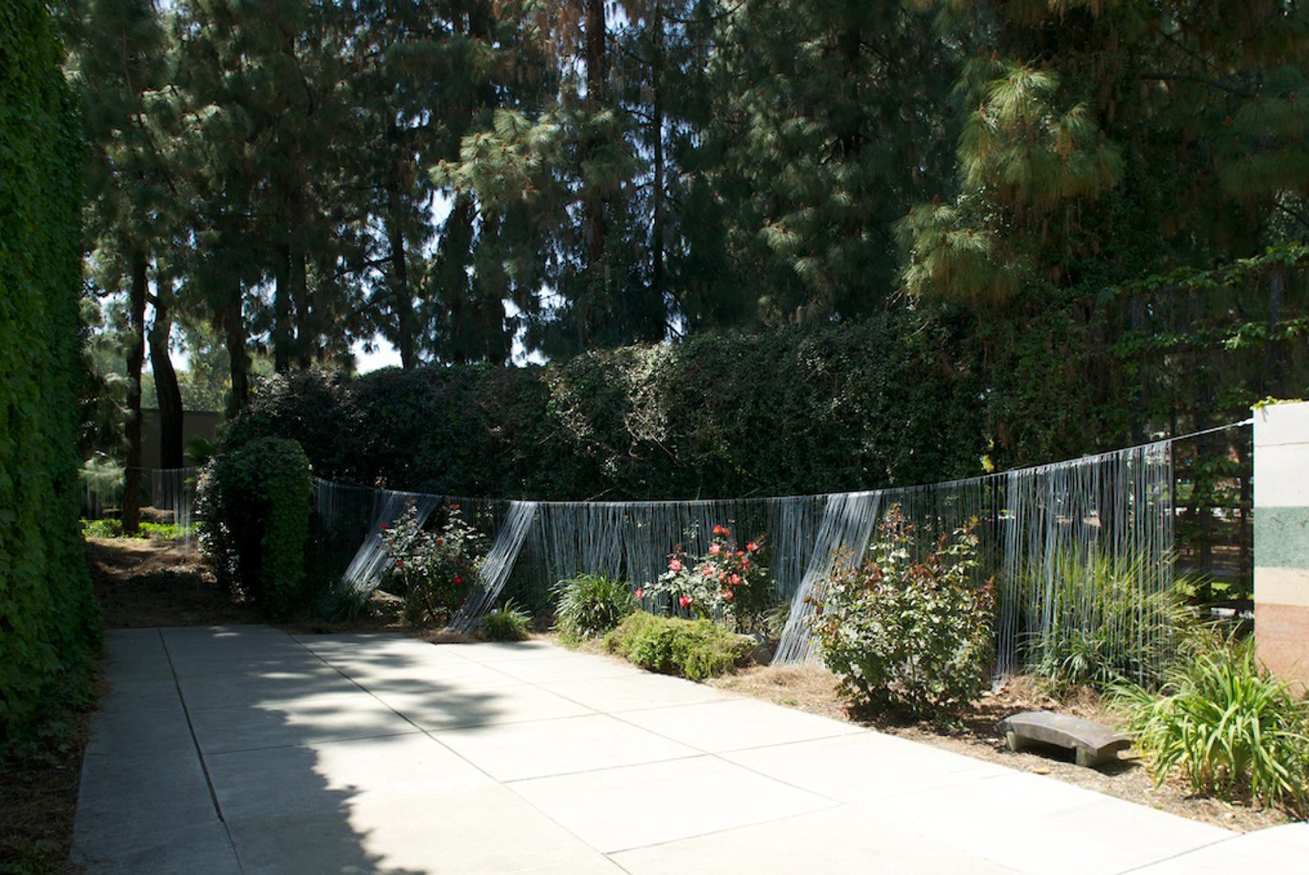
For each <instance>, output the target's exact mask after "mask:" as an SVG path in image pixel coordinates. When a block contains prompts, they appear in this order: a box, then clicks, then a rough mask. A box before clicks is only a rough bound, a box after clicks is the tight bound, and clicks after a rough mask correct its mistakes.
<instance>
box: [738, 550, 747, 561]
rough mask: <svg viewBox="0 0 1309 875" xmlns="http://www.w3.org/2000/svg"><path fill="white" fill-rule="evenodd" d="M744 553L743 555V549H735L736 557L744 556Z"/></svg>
mask: <svg viewBox="0 0 1309 875" xmlns="http://www.w3.org/2000/svg"><path fill="white" fill-rule="evenodd" d="M744 555H745V551H744V550H737V551H736V558H738V559H740V558H741V557H742V556H744Z"/></svg>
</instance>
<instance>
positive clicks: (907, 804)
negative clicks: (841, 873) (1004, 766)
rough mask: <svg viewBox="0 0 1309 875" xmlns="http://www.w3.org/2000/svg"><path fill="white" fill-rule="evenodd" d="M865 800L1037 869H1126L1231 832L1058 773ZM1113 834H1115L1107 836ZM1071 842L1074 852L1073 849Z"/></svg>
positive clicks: (870, 807) (871, 810) (893, 819)
mask: <svg viewBox="0 0 1309 875" xmlns="http://www.w3.org/2000/svg"><path fill="white" fill-rule="evenodd" d="M998 800H1003V802H1002V803H1000V802H999V801H998ZM860 807H861V808H862V809H863V810H865V811H867V812H868V814H869V816H870V817H871V818H873V819H875V820H877V821H878V822H882V823H900V824H903V825H905V826H907V827H912V828H915V829H917V830H919V831H920V832H922V833H923V834H924V835H926V836H929V837H934V838H938V839H940V840H943V841H951V842H955V843H958V844H959V845H960V846H962V847H967V848H968V849H969V850H970V851H972V852H973V853H974V854H976V855H978V856H979V857H981V858H983V859H986V860H990V861H991V862H994V863H999V864H1000V865H1003V866H1006V867H1009V868H1011V869H1014V870H1015V871H1020V872H1030V873H1033V875H1042V873H1048V872H1052V871H1058V872H1060V873H1069V875H1101V873H1103V875H1108V873H1117V872H1126V871H1130V870H1132V869H1136V868H1138V867H1139V866H1142V865H1145V864H1146V863H1149V862H1153V861H1155V860H1160V859H1167V858H1168V857H1172V856H1175V855H1177V854H1179V853H1184V852H1186V851H1189V850H1193V849H1195V848H1200V847H1204V846H1205V845H1209V844H1212V843H1213V842H1215V841H1220V840H1222V839H1224V838H1227V837H1230V836H1231V835H1232V833H1231V832H1229V831H1228V830H1223V829H1219V828H1217V827H1212V826H1208V825H1207V824H1202V823H1196V822H1192V821H1186V820H1179V819H1178V818H1176V817H1174V816H1172V815H1169V814H1164V813H1162V812H1158V811H1154V810H1152V809H1149V808H1146V807H1144V806H1140V805H1134V804H1132V803H1130V802H1125V801H1123V800H1121V799H1115V798H1113V797H1110V796H1104V795H1102V794H1099V793H1095V792H1092V791H1090V790H1085V789H1082V788H1081V787H1074V786H1071V785H1068V784H1064V783H1063V782H1061V781H1058V780H1056V779H1054V778H1048V777H1043V776H1040V775H1032V774H1028V773H1024V772H1013V771H1009V770H1006V773H1004V774H1000V775H995V776H989V777H979V778H976V779H974V780H971V781H967V782H964V783H960V784H955V785H952V786H947V787H936V788H931V789H926V790H918V789H914V790H910V791H909V792H905V793H901V794H897V795H895V796H888V797H884V798H881V799H877V800H873V801H870V802H865V803H862V804H861V806H860ZM1088 836H1089V837H1098V838H1100V839H1101V840H1096V841H1088V840H1087V837H1088ZM1108 836H1112V839H1111V840H1103V838H1104V837H1108ZM1071 847H1076V848H1077V853H1076V854H1072V855H1070V854H1069V853H1068V849H1069V848H1071Z"/></svg>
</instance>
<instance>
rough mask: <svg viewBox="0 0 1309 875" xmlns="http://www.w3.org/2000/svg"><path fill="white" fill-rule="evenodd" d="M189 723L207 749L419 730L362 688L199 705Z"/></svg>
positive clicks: (250, 746)
mask: <svg viewBox="0 0 1309 875" xmlns="http://www.w3.org/2000/svg"><path fill="white" fill-rule="evenodd" d="M191 725H192V728H193V730H194V732H195V738H196V742H197V744H199V746H200V749H201V750H202V751H203V752H204V753H205V754H212V753H221V752H223V751H233V750H252V749H256V748H261V747H287V746H291V745H299V744H311V743H313V742H318V741H339V740H344V739H348V738H373V737H378V736H386V735H402V734H405V733H409V732H418V731H419V729H418V727H416V726H414V724H412V723H410V722H409V721H408V720H405V719H404V718H403V717H401V716H400V715H399V714H397V713H395V712H394V711H392V710H391V709H390V708H388V707H386V705H384V704H382V703H381V702H380V701H378V699H377V698H376V697H374V696H373V695H371V694H369V693H367V692H365V691H363V690H355V691H354V692H349V693H329V694H326V695H318V696H316V695H310V696H305V697H304V698H302V699H297V700H295V701H292V702H286V703H283V704H277V705H256V706H234V707H228V708H199V709H196V710H194V711H192V712H191Z"/></svg>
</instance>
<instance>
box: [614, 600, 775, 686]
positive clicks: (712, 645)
mask: <svg viewBox="0 0 1309 875" xmlns="http://www.w3.org/2000/svg"><path fill="white" fill-rule="evenodd" d="M604 646H605V649H606V650H608V651H609V652H610V653H617V654H618V655H619V656H622V657H623V658H624V659H626V660H627V661H628V662H631V663H633V664H634V665H639V666H640V667H641V668H644V669H646V670H648V671H657V672H660V673H661V674H672V675H680V676H682V677H685V678H689V679H691V680H693V681H698V680H704V679H705V678H710V677H716V676H718V675H722V674H727V673H729V672H732V671H735V670H736V665H737V662H738V661H740V660H741V659H742V658H743V657H744V656H745V654H746V653H747V652H749V650H750V648H751V647H753V646H754V641H753V639H751V638H748V637H746V636H744V635H737V634H735V633H733V632H729V631H728V630H727V629H724V628H723V627H722V626H720V625H719V624H717V623H715V622H713V621H711V620H704V619H700V620H683V619H681V618H680V617H656V616H654V615H653V614H647V613H645V612H644V611H638V612H637V613H634V614H632V615H630V616H629V617H627V619H625V620H623V622H622V623H620V624H619V625H618V627H617V628H616V629H614V630H613V631H611V632H610V633H609V634H608V635H606V636H605V639H604Z"/></svg>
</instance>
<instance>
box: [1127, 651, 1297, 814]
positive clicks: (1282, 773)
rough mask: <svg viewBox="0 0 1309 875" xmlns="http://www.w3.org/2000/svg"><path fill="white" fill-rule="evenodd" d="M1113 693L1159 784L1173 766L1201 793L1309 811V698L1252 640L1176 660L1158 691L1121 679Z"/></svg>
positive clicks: (1173, 770)
mask: <svg viewBox="0 0 1309 875" xmlns="http://www.w3.org/2000/svg"><path fill="white" fill-rule="evenodd" d="M1114 698H1115V701H1116V702H1117V704H1118V705H1119V706H1120V707H1121V708H1123V709H1124V710H1125V711H1126V713H1127V715H1128V731H1129V732H1130V733H1131V734H1132V735H1134V736H1135V737H1136V739H1137V744H1138V745H1140V746H1141V748H1142V749H1144V750H1146V751H1148V752H1149V753H1150V754H1151V755H1152V757H1153V762H1152V764H1151V771H1152V773H1153V776H1154V779H1155V782H1156V783H1162V782H1163V780H1164V779H1165V778H1166V777H1167V776H1168V775H1169V774H1172V773H1174V772H1176V773H1179V774H1180V775H1182V776H1183V777H1184V778H1185V779H1186V780H1187V781H1188V782H1189V784H1190V786H1191V790H1192V792H1194V793H1197V794H1205V795H1213V796H1217V797H1219V798H1220V799H1226V800H1229V801H1231V800H1244V799H1251V800H1253V801H1255V802H1259V803H1261V804H1265V805H1277V806H1281V807H1283V808H1285V809H1286V810H1288V811H1289V812H1290V813H1291V814H1293V815H1296V816H1304V815H1305V814H1306V813H1309V807H1307V806H1306V803H1307V802H1309V796H1307V791H1306V789H1305V788H1306V786H1307V785H1309V704H1307V703H1306V702H1305V701H1304V700H1302V699H1298V698H1297V697H1296V696H1295V695H1294V694H1293V693H1292V692H1291V690H1290V688H1289V686H1288V685H1287V684H1286V683H1285V682H1283V681H1280V680H1278V679H1277V678H1275V677H1273V676H1272V675H1271V674H1270V673H1269V672H1268V670H1267V669H1266V668H1264V667H1263V666H1262V665H1260V664H1259V662H1258V660H1257V659H1256V658H1255V653H1254V641H1253V639H1247V640H1245V641H1242V642H1239V643H1231V642H1228V643H1225V644H1224V645H1221V646H1218V647H1214V648H1212V649H1210V650H1209V651H1207V652H1203V653H1199V654H1197V655H1195V656H1194V658H1191V659H1187V660H1185V661H1182V662H1178V663H1177V664H1176V665H1174V666H1173V667H1171V668H1170V669H1169V670H1168V671H1167V672H1166V673H1165V680H1164V684H1163V687H1162V688H1161V690H1160V692H1159V694H1157V695H1156V694H1154V693H1151V692H1150V691H1148V690H1146V689H1144V688H1143V687H1140V686H1137V685H1127V684H1122V685H1119V686H1117V687H1115V689H1114Z"/></svg>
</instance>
